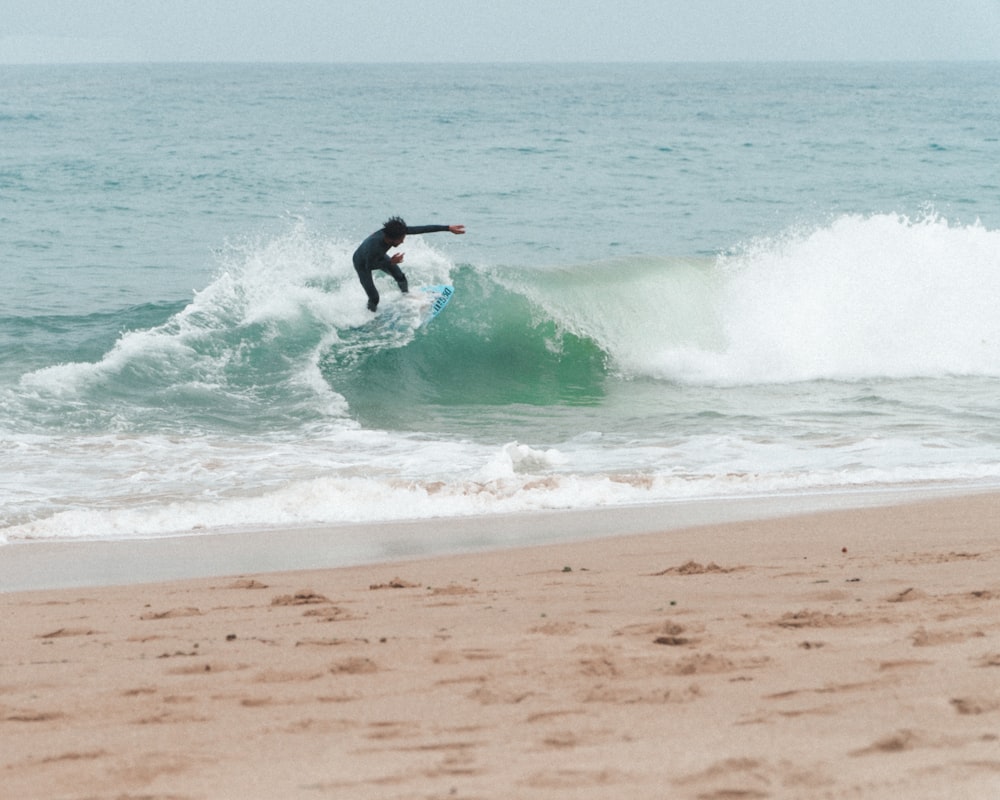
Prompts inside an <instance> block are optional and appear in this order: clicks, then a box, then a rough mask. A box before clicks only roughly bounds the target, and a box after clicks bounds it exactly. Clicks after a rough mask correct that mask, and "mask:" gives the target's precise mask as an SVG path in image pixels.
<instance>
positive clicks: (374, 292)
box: [354, 217, 465, 311]
mask: <svg viewBox="0 0 1000 800" xmlns="http://www.w3.org/2000/svg"><path fill="white" fill-rule="evenodd" d="M441 231H450V232H451V233H465V226H464V225H414V226H410V225H407V224H406V223H405V222H404V221H403V220H401V219H400V218H399V217H392V218H391V219H389V220H387V221H386V223H385V224H384V225H383V226H382V227H381V228H380V229H379V230H377V231H375V233H373V234H372V235H371V236H369V237H368V238H367V239H365V240H364V241H363V242H362V243H361V244H360V246H359V247H358V249H357V250H355V251H354V269H355V271H356V272H357V273H358V280H360V281H361V285H362V286H363V287H364V290H365V293H366V294H367V295H368V310H369V311H374V310H375V309H376V308H378V289H376V288H375V281H374V279H373V277H372V273H373V272H374V271H375V270H377V269H380V270H382V271H383V272H388V273H389V274H390V275H392V277H393V278H395V279H396V283H397V284H399V290H400V291H401V292H403V293H404V294H406V293H407V292H408V291H409V290H410V286H409V284H408V283H407V281H406V275H404V274H403V270H401V269H400V268H399V265H400V264H401V263H402V262H403V253H393V254H392V255H391V256H390V255H389V249H390V248H392V247H399V246H400V245H401V244H402V243H403V240H404V239H405V238H406V236H407V234H410V233H438V232H441Z"/></svg>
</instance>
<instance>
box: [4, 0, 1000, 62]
mask: <svg viewBox="0 0 1000 800" xmlns="http://www.w3.org/2000/svg"><path fill="white" fill-rule="evenodd" d="M940 60H950V61H955V60H1000V0H0V64H18V63H80V62H122V61H125V62H136V61H138V62H220V61H221V62H227V61H228V62H385V63H393V62H548V61H553V62H573V61H585V62H608V61H624V62H628V61H647V62H648V61H940Z"/></svg>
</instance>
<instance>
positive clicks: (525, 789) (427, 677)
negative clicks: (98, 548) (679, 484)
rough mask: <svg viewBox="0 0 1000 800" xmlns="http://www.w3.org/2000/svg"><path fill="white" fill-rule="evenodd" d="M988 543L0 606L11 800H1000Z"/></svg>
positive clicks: (901, 517)
mask: <svg viewBox="0 0 1000 800" xmlns="http://www.w3.org/2000/svg"><path fill="white" fill-rule="evenodd" d="M585 517H586V515H585V514H584V515H582V516H581V518H580V519H585ZM553 519H554V518H553ZM997 520H1000V492H989V493H976V494H963V495H950V496H947V497H938V498H936V499H925V500H921V501H920V502H907V503H902V504H896V505H871V506H870V507H867V508H842V509H833V510H826V511H819V512H813V513H800V514H789V515H786V516H779V517H771V518H766V519H751V520H745V519H744V520H737V521H728V522H714V523H711V522H710V523H706V524H703V525H698V526H693V527H685V528H680V529H676V530H670V531H660V532H653V533H642V534H622V535H615V536H610V537H609V536H605V537H597V538H589V539H581V538H579V537H577V538H574V539H573V540H572V541H569V540H562V541H557V542H555V543H549V544H545V545H536V546H531V547H511V548H509V549H499V550H498V549H493V550H486V551H479V552H467V553H463V554H456V555H441V554H434V555H429V556H426V557H422V558H417V557H416V556H413V557H411V558H409V559H407V560H395V561H388V562H380V563H370V564H364V565H360V566H345V567H340V568H333V569H329V568H325V569H309V570H300V571H281V572H273V573H264V572H254V573H253V574H252V575H242V576H232V575H230V576H229V577H222V576H219V575H213V576H210V577H202V578H196V579H183V580H168V581H165V582H160V583H146V584H141V585H135V584H133V585H122V586H102V587H84V588H64V589H49V590H36V591H20V592H8V593H5V594H0V615H2V617H3V619H4V620H5V622H4V627H5V630H4V655H3V659H2V661H3V673H4V681H3V686H2V687H0V736H2V738H3V741H4V742H5V747H4V751H3V755H2V757H0V768H2V769H3V774H4V785H5V787H6V788H7V791H8V793H10V794H11V796H16V797H59V798H63V800H86V799H87V798H95V797H108V796H115V797H118V796H125V795H128V796H130V797H131V796H143V797H150V798H170V799H171V800H209V798H219V797H240V798H249V799H250V800H256V798H260V800H264V799H265V798H268V799H269V798H274V797H281V798H283V799H284V800H299V799H300V798H301V800H307V798H315V797H328V798H338V799H339V798H343V799H344V800H347V798H351V799H352V800H353V798H357V797H399V798H403V797H407V798H408V797H449V798H458V799H459V800H506V798H509V797H512V796H516V797H519V798H525V800H557V799H558V798H564V797H567V796H572V797H574V798H582V799H583V800H586V799H587V798H593V800H605V798H607V797H630V798H636V800H647V799H648V800H654V799H655V800H660V798H663V797H672V798H679V800H703V799H704V798H708V797H711V798H723V797H748V798H750V797H752V798H783V797H795V798H822V797H864V798H866V800H897V798H899V797H902V796H905V797H907V798H915V799H916V800H923V799H924V798H926V799H927V800H931V798H939V797H958V796H962V797H992V796H996V795H997V793H998V792H1000V749H998V748H1000V737H998V735H997V733H996V729H997V722H998V720H1000V695H998V693H997V689H996V680H997V669H998V667H1000V646H998V644H997V642H998V641H1000V639H998V635H1000V622H998V621H997V620H998V616H997V609H998V603H1000V578H998V577H997V576H998V575H1000V540H998V538H997V526H998V524H1000V523H998V522H997ZM507 521H508V522H509V520H507ZM576 521H577V522H578V521H579V520H576ZM610 522H611V520H609V524H610ZM602 524H603V523H602ZM510 533H511V538H512V539H516V538H517V536H518V535H519V534H518V532H517V531H511V532H510ZM234 541H235V540H234ZM179 543H180V544H184V543H185V542H184V540H179ZM188 543H190V541H188Z"/></svg>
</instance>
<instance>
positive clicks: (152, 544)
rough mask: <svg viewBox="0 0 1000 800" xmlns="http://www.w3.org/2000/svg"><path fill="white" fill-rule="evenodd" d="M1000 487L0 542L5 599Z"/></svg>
mask: <svg viewBox="0 0 1000 800" xmlns="http://www.w3.org/2000/svg"><path fill="white" fill-rule="evenodd" d="M993 491H998V489H997V487H978V488H977V487H968V486H961V487H954V486H951V487H949V486H936V487H919V488H910V487H907V488H892V489H863V490H851V491H831V492H811V493H802V494H785V495H763V496H752V497H725V498H711V499H697V500H678V501H674V502H667V503H655V504H648V505H636V506H614V507H597V508H591V509H585V510H545V511H534V512H523V513H514V514H494V515H483V516H469V517H465V516H463V517H433V518H429V519H419V520H398V521H397V520H394V521H384V522H365V523H344V524H337V525H317V526H310V527H280V528H279V527H275V528H254V529H243V530H235V531H229V532H206V533H187V534H179V535H169V536H157V537H150V538H141V539H138V538H137V539H108V540H99V539H81V540H70V539H64V540H59V541H15V542H12V543H9V544H6V545H3V546H0V594H4V593H6V592H19V591H33V590H43V589H59V588H71V587H78V588H79V587H86V586H105V585H106V586H119V585H134V584H141V583H156V582H160V581H167V580H181V579H191V578H201V577H210V576H222V575H235V574H244V573H254V572H282V571H297V570H304V569H337V568H341V567H351V566H359V565H363V564H380V563H388V562H395V561H407V560H410V559H414V558H426V557H444V556H450V555H458V554H463V553H473V552H489V551H493V550H506V549H510V548H520V547H532V546H539V545H546V544H554V543H567V544H572V543H574V542H578V541H588V540H590V539H595V538H604V537H617V536H623V535H634V534H642V533H652V532H667V531H676V530H682V529H685V528H691V527H695V526H700V525H713V524H724V523H729V522H741V521H750V520H761V519H772V518H773V519H777V518H781V517H787V516H790V515H795V514H811V513H822V512H824V511H831V510H837V509H861V508H870V507H877V506H887V505H897V504H901V503H912V502H921V501H924V500H930V499H935V498H939V497H954V496H963V495H976V494H984V493H990V492H993Z"/></svg>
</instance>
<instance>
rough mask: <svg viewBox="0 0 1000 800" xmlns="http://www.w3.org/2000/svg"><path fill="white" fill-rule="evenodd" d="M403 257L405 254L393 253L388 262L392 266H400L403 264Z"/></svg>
mask: <svg viewBox="0 0 1000 800" xmlns="http://www.w3.org/2000/svg"><path fill="white" fill-rule="evenodd" d="M404 255H406V254H405V253H393V254H392V255H391V256H389V260H390V261H391V262H392V263H393V264H401V263H402V262H403V256H404Z"/></svg>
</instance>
